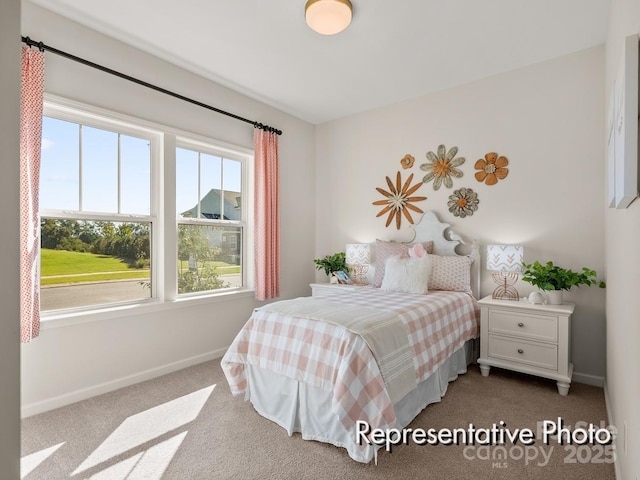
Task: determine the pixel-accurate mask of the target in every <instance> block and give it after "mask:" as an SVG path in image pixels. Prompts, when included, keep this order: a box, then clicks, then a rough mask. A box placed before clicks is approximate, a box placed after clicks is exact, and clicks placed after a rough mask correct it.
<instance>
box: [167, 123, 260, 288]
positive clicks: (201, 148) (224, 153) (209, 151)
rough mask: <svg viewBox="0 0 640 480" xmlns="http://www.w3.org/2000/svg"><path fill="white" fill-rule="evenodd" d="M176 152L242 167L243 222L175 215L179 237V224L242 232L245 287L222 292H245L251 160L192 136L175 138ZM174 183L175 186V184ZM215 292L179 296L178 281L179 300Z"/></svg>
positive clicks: (242, 267) (242, 271)
mask: <svg viewBox="0 0 640 480" xmlns="http://www.w3.org/2000/svg"><path fill="white" fill-rule="evenodd" d="M175 148H176V150H177V149H178V148H182V149H185V150H190V151H193V152H196V153H199V154H206V155H212V156H214V157H219V158H220V159H221V160H222V162H223V164H224V160H225V159H228V160H235V161H239V162H240V165H241V169H242V173H241V180H240V184H241V189H242V191H241V192H240V193H242V201H241V205H240V212H241V213H240V218H241V220H239V221H238V220H224V219H222V218H221V219H208V218H186V217H185V218H183V217H179V216H178V212H177V211H176V215H175V231H176V235H177V232H178V226H179V225H180V224H182V225H202V226H233V227H240V229H241V230H240V232H241V238H242V242H241V243H242V244H241V248H240V250H241V252H242V257H241V267H240V268H241V273H242V286H241V287H230V288H225V289H222V290H224V291H234V290H242V289H245V288H247V282H248V275H247V261H246V258H247V257H246V256H247V253H248V252H247V250H248V249H247V241H246V240H245V237H246V233H247V230H248V228H247V223H248V222H247V221H248V217H249V207H248V205H247V203H248V202H247V201H246V198H247V196H248V195H249V189H248V179H247V177H248V175H247V170H248V164H249V163H250V162H249V161H248V160H249V158H248V157H247V156H246V155H242V154H240V153H239V152H234V151H230V150H228V149H224V148H218V147H217V146H215V145H212V144H210V143H203V142H202V141H201V140H198V139H196V138H194V137H192V136H182V135H181V136H179V137H176V139H175ZM176 172H177V167H176ZM200 181H201V178H200V173H198V183H200ZM220 182H221V187H222V186H223V185H224V169H223V173H222V177H221V179H220ZM174 183H175V182H174ZM222 191H224V188H222ZM200 194H201V195H200V197H202V192H200ZM200 200H201V198H200V199H199V200H198V202H200ZM251 200H252V201H251V205H253V199H251ZM174 205H175V202H174ZM175 262H176V270H177V267H178V256H177V249H176V260H175ZM213 292H216V290H206V291H203V292H191V293H178V292H177V279H176V298H189V297H196V296H201V295H206V294H210V293H213Z"/></svg>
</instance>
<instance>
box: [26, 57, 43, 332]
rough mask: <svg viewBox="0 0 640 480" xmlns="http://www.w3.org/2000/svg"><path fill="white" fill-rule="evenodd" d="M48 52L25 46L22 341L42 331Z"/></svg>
mask: <svg viewBox="0 0 640 480" xmlns="http://www.w3.org/2000/svg"><path fill="white" fill-rule="evenodd" d="M43 94H44V52H40V51H39V50H32V49H31V48H29V47H22V97H21V105H20V106H21V113H20V341H22V342H23V343H26V342H28V341H30V340H31V339H32V338H35V337H37V336H38V334H39V333H40V221H39V215H38V189H39V183H40V148H41V144H42V102H43Z"/></svg>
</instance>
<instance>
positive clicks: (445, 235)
mask: <svg viewBox="0 0 640 480" xmlns="http://www.w3.org/2000/svg"><path fill="white" fill-rule="evenodd" d="M450 226H451V225H450V224H448V223H442V222H441V221H440V220H438V217H437V216H436V214H435V213H433V212H431V211H428V212H426V213H425V214H424V215H422V218H421V219H420V221H419V222H417V223H416V224H414V225H412V226H411V227H410V229H411V230H412V238H410V239H408V240H407V241H408V242H426V241H429V240H432V241H433V253H435V254H436V255H469V256H470V257H471V258H472V259H473V263H472V264H471V291H472V292H473V296H474V297H475V298H480V250H479V245H478V244H477V242H475V241H473V242H471V243H469V242H465V241H464V240H463V239H462V237H461V236H460V235H458V234H457V233H455V232H452V231H451V230H450V229H449V227H450Z"/></svg>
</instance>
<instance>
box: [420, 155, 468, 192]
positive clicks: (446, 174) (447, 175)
mask: <svg viewBox="0 0 640 480" xmlns="http://www.w3.org/2000/svg"><path fill="white" fill-rule="evenodd" d="M457 153H458V147H451V149H450V150H449V151H448V152H447V149H446V148H445V146H444V145H440V146H438V152H437V154H436V153H433V152H427V159H428V160H429V162H427V163H423V164H422V165H420V169H421V170H425V171H427V172H429V173H427V174H426V175H425V176H424V178H423V179H422V181H423V182H424V183H428V182H430V181H431V180H433V189H434V190H438V189H439V188H440V185H441V184H442V183H444V186H445V187H447V188H452V187H453V181H452V180H451V177H456V178H460V177H462V170H460V169H458V168H456V167H459V166H460V165H462V164H463V163H464V162H465V159H464V158H463V157H458V158H455V156H456V154H457Z"/></svg>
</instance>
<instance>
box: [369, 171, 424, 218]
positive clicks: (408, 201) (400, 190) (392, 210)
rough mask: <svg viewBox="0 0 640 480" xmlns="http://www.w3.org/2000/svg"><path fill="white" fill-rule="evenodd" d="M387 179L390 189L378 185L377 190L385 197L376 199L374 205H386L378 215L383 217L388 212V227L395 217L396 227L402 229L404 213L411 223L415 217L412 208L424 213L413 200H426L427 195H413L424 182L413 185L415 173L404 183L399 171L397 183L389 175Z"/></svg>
mask: <svg viewBox="0 0 640 480" xmlns="http://www.w3.org/2000/svg"><path fill="white" fill-rule="evenodd" d="M385 178H386V180H387V186H388V187H389V190H388V191H387V190H385V189H384V188H380V187H376V190H377V191H378V192H379V193H381V194H382V195H383V196H384V197H385V198H384V199H383V200H376V201H375V202H373V205H384V208H383V209H382V210H380V212H378V214H377V215H376V217H381V216H382V215H384V214H385V213H388V214H389V216H388V217H387V223H386V225H385V226H386V227H388V226H389V225H390V224H391V222H392V221H393V219H394V218H395V219H396V228H397V229H398V230H400V224H401V222H402V216H403V215H404V216H405V217H406V219H407V220H408V221H409V223H411V224H413V218H412V217H411V212H409V210H412V211H414V212H416V213H424V211H423V210H421V209H420V208H418V207H416V206H415V205H413V204H412V202H421V201H423V200H426V199H427V197H412V196H411V195H412V194H414V193H415V192H416V190H418V188H420V186H421V185H422V182H418V183H416V184H415V185H414V186H412V187H411V186H410V185H411V181H412V180H413V173H412V174H411V175H409V177H408V178H407V180H406V181H405V182H404V184H403V183H402V175H401V173H400V172H399V171H398V173H397V174H396V183H395V184H394V183H393V182H392V181H391V179H390V178H389V177H385Z"/></svg>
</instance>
